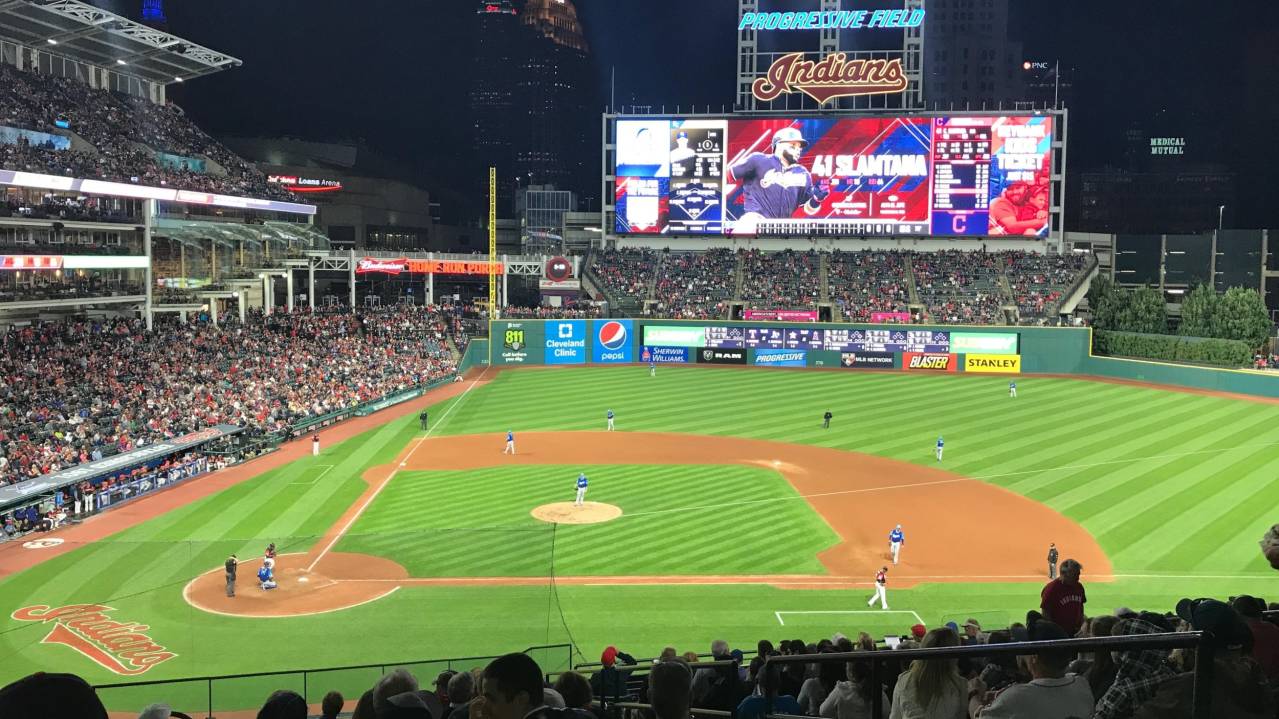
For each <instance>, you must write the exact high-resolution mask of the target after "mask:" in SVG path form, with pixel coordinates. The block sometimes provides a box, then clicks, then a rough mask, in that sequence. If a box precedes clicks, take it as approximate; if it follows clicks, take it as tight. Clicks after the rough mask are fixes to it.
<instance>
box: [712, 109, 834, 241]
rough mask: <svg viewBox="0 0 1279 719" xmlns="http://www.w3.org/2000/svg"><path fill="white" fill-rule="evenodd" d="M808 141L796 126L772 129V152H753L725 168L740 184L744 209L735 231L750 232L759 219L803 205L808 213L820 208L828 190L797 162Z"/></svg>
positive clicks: (788, 213) (787, 213)
mask: <svg viewBox="0 0 1279 719" xmlns="http://www.w3.org/2000/svg"><path fill="white" fill-rule="evenodd" d="M807 147H808V141H807V140H805V139H804V136H803V134H802V133H801V132H800V131H799V129H798V128H794V127H783V128H782V129H780V130H778V131H777V132H775V133H773V152H772V154H771V155H768V154H764V153H762V152H752V153H751V154H749V155H747V156H746V157H745V158H743V159H742V160H741V161H740V162H737V163H735V164H733V165H731V166H730V167H729V168H728V170H729V172H730V173H732V176H733V179H734V180H735V181H737V182H740V183H741V184H742V194H743V205H744V210H745V211H744V212H743V213H742V216H741V217H739V218H737V221H736V222H735V223H734V224H733V232H734V234H744V235H753V234H756V228H757V227H758V225H759V222H760V221H761V220H780V219H786V218H788V217H791V216H793V215H794V214H795V210H796V209H798V208H799V207H800V205H803V207H804V212H806V213H808V214H809V215H814V214H817V213H818V212H819V211H820V210H821V204H822V200H824V199H826V196H827V195H829V194H830V193H829V192H827V191H826V190H825V189H824V188H822V187H820V186H818V185H815V184H813V176H812V175H811V174H809V172H808V169H807V168H805V167H804V166H803V165H801V164H799V158H800V157H801V156H802V155H803V154H804V149H805V148H807Z"/></svg>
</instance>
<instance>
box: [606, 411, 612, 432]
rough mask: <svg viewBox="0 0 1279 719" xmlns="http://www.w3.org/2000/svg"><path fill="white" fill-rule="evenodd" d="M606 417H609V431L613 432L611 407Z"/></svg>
mask: <svg viewBox="0 0 1279 719" xmlns="http://www.w3.org/2000/svg"><path fill="white" fill-rule="evenodd" d="M604 417H605V418H607V419H608V431H610V432H612V431H613V410H611V409H610V410H609V411H608V412H607V413H605V415H604Z"/></svg>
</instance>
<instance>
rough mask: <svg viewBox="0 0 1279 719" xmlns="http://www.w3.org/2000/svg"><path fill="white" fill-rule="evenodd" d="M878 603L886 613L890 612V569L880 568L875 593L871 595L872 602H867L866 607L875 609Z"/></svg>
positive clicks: (876, 576)
mask: <svg viewBox="0 0 1279 719" xmlns="http://www.w3.org/2000/svg"><path fill="white" fill-rule="evenodd" d="M876 601H878V602H879V603H880V606H882V607H883V608H884V611H888V567H880V568H879V571H878V572H875V593H874V594H873V595H871V598H870V601H869V602H866V606H868V607H873V606H875V602H876Z"/></svg>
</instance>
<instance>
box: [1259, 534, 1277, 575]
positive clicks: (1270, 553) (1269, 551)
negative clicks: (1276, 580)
mask: <svg viewBox="0 0 1279 719" xmlns="http://www.w3.org/2000/svg"><path fill="white" fill-rule="evenodd" d="M1261 553H1262V554H1263V555H1265V557H1266V561H1268V562H1270V566H1271V568H1273V569H1279V524H1276V525H1274V526H1273V527H1271V528H1270V529H1269V530H1267V531H1266V535H1265V536H1264V537H1262V538H1261Z"/></svg>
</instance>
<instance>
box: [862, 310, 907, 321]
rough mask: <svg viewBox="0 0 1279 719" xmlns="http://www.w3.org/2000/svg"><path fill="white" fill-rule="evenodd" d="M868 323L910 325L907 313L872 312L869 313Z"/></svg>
mask: <svg viewBox="0 0 1279 719" xmlns="http://www.w3.org/2000/svg"><path fill="white" fill-rule="evenodd" d="M870 321H871V322H874V323H876V324H878V323H880V322H895V323H899V324H910V313H909V312H872V313H870Z"/></svg>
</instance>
